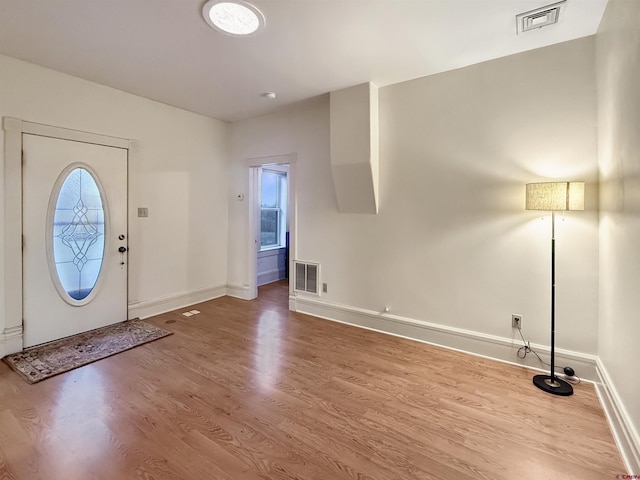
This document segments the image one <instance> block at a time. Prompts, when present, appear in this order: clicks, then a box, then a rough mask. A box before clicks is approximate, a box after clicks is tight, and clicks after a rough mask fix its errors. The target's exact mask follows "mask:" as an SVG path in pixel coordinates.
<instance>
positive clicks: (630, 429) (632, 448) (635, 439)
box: [596, 358, 640, 475]
mask: <svg viewBox="0 0 640 480" xmlns="http://www.w3.org/2000/svg"><path fill="white" fill-rule="evenodd" d="M596 371H597V373H598V377H599V381H598V382H597V383H596V392H597V394H598V398H599V399H600V403H601V404H602V408H603V409H604V413H605V415H606V416H607V419H608V420H609V425H610V426H611V432H612V433H613V437H614V438H615V440H616V443H617V444H618V448H619V449H620V453H621V454H622V458H623V460H624V463H625V466H626V467H627V473H628V474H629V475H640V435H638V432H637V430H636V429H635V428H634V426H633V422H632V421H631V418H630V416H629V414H628V413H627V410H626V409H625V407H624V404H623V403H622V401H621V400H620V397H619V396H618V393H617V391H616V388H615V386H614V385H613V383H612V382H611V377H609V374H608V373H607V369H606V368H605V366H604V365H603V363H602V361H601V360H600V359H599V358H598V361H597V369H596Z"/></svg>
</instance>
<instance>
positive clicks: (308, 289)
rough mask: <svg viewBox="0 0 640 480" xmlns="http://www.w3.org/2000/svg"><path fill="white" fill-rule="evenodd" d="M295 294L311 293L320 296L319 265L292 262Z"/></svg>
mask: <svg viewBox="0 0 640 480" xmlns="http://www.w3.org/2000/svg"><path fill="white" fill-rule="evenodd" d="M293 263H294V271H295V275H296V276H295V284H294V286H295V288H294V290H295V291H296V292H305V293H312V294H314V295H320V292H319V290H318V286H319V285H320V264H318V263H309V262H299V261H297V260H296V261H294V262H293Z"/></svg>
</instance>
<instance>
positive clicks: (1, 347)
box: [0, 325, 22, 358]
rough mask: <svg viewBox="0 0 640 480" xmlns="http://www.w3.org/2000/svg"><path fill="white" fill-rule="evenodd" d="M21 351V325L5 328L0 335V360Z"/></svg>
mask: <svg viewBox="0 0 640 480" xmlns="http://www.w3.org/2000/svg"><path fill="white" fill-rule="evenodd" d="M21 351H22V325H19V326H17V327H10V328H5V329H4V331H3V332H2V333H0V358H4V357H5V356H7V355H10V354H12V353H17V352H21Z"/></svg>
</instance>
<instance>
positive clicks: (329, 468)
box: [0, 283, 625, 480]
mask: <svg viewBox="0 0 640 480" xmlns="http://www.w3.org/2000/svg"><path fill="white" fill-rule="evenodd" d="M287 293H288V292H287V287H286V286H285V285H283V284H282V283H277V284H271V285H268V286H265V287H261V290H260V298H259V299H258V300H255V301H251V302H246V301H242V300H238V299H234V298H230V297H224V298H220V299H217V300H213V301H210V302H206V303H202V304H199V305H196V306H194V307H191V308H196V309H198V310H200V311H201V312H202V313H201V314H199V315H195V316H192V317H184V316H182V315H181V314H180V313H181V312H182V311H184V310H186V309H184V310H181V311H179V312H172V313H167V314H164V315H159V316H157V317H154V318H152V319H149V320H150V321H151V322H152V323H154V324H157V325H159V326H162V327H164V328H167V329H169V330H171V331H173V332H174V333H175V334H174V335H172V336H170V337H166V338H164V339H161V340H158V341H156V342H153V343H150V344H146V345H143V346H141V347H138V348H135V349H133V350H129V351H127V352H124V353H121V354H119V355H116V356H114V357H110V358H108V359H105V360H101V361H99V362H97V363H94V364H91V365H87V366H85V367H83V368H80V369H77V370H74V371H72V372H68V373H66V374H62V375H59V376H57V377H54V378H51V379H49V380H45V381H44V382H41V383H38V384H35V385H28V384H27V383H25V382H24V381H23V380H21V379H20V378H19V377H18V375H17V374H15V373H14V372H12V371H11V370H10V369H9V368H8V367H7V366H6V365H5V364H4V363H0V479H3V480H4V479H25V480H37V479H43V480H57V479H64V480H72V479H77V480H89V479H109V480H112V479H117V480H121V479H134V478H136V479H137V478H139V479H156V480H159V479H176V480H191V479H198V480H203V479H226V480H245V479H247V480H253V479H305V480H306V479H322V480H334V479H335V480H338V479H380V480H393V479H442V480H453V479H463V480H466V479H469V480H470V479H491V480H500V479H509V480H512V479H521V480H522V479H531V480H541V479H558V480H569V479H580V480H589V479H593V480H595V479H597V480H602V479H614V478H615V476H616V475H617V474H623V473H625V471H624V466H623V464H622V461H621V458H620V455H619V452H618V450H617V449H616V447H615V444H614V441H613V439H612V436H611V433H610V430H609V427H608V425H607V422H606V420H605V418H604V414H603V412H602V409H601V407H600V405H599V403H598V400H597V398H596V395H595V392H594V389H593V387H592V386H591V385H589V384H585V383H583V384H580V385H578V386H577V387H576V389H575V394H574V395H573V396H571V397H555V396H552V395H548V394H546V393H544V392H542V391H540V390H538V389H536V388H535V387H534V386H533V385H532V383H531V376H532V373H531V372H530V371H527V370H526V369H524V368H520V367H516V366H510V365H505V364H502V363H497V362H493V361H490V360H485V359H482V358H478V357H474V356H470V355H465V354H461V353H457V352H453V351H448V350H445V349H440V348H436V347H432V346H429V345H424V344H421V343H417V342H412V341H408V340H403V339H400V338H396V337H392V336H388V335H383V334H378V333H375V332H371V331H367V330H363V329H358V328H353V327H349V326H345V325H342V324H338V323H334V322H330V321H326V320H321V319H316V318H313V317H309V316H305V315H301V314H295V313H290V312H289V311H288V310H287ZM191 308H190V309H191Z"/></svg>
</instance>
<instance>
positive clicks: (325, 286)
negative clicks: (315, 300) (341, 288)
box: [322, 283, 327, 293]
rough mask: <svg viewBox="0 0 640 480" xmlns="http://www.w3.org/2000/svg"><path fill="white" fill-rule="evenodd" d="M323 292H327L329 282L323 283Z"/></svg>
mask: <svg viewBox="0 0 640 480" xmlns="http://www.w3.org/2000/svg"><path fill="white" fill-rule="evenodd" d="M322 293H327V284H326V283H323V284H322Z"/></svg>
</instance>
